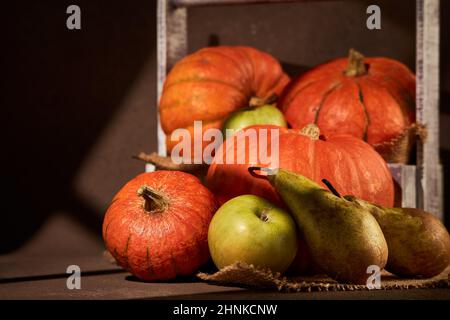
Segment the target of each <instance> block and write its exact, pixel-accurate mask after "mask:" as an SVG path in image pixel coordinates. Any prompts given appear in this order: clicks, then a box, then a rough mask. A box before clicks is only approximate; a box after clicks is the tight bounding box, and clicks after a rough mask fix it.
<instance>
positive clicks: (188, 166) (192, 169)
mask: <svg viewBox="0 0 450 320" xmlns="http://www.w3.org/2000/svg"><path fill="white" fill-rule="evenodd" d="M133 158H134V159H137V160H141V161H144V162H147V163H151V164H153V165H154V166H155V167H156V168H157V169H159V170H170V171H183V172H189V173H197V172H201V171H205V170H206V169H207V168H208V165H206V164H193V163H180V164H178V163H174V162H173V161H172V159H171V158H170V157H164V156H160V155H159V154H158V153H156V152H152V153H150V154H148V153H145V152H141V153H139V154H138V155H136V156H133Z"/></svg>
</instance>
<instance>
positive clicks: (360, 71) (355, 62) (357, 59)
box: [344, 49, 367, 77]
mask: <svg viewBox="0 0 450 320" xmlns="http://www.w3.org/2000/svg"><path fill="white" fill-rule="evenodd" d="M366 73H367V69H366V65H365V64H364V56H363V55H362V54H361V53H359V52H358V51H356V50H355V49H350V51H349V52H348V64H347V68H346V69H345V71H344V74H345V75H346V76H347V77H359V76H362V75H364V74H366Z"/></svg>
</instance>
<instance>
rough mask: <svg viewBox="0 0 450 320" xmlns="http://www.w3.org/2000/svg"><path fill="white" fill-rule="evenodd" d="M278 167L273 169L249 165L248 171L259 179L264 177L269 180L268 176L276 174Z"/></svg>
mask: <svg viewBox="0 0 450 320" xmlns="http://www.w3.org/2000/svg"><path fill="white" fill-rule="evenodd" d="M256 171H260V172H265V173H266V174H261V173H256ZM277 171H278V169H271V168H263V167H249V168H248V172H250V174H251V175H252V176H253V177H255V178H258V179H264V180H269V178H268V177H267V176H269V175H274V174H276V173H277Z"/></svg>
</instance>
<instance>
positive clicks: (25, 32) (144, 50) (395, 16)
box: [0, 0, 450, 253]
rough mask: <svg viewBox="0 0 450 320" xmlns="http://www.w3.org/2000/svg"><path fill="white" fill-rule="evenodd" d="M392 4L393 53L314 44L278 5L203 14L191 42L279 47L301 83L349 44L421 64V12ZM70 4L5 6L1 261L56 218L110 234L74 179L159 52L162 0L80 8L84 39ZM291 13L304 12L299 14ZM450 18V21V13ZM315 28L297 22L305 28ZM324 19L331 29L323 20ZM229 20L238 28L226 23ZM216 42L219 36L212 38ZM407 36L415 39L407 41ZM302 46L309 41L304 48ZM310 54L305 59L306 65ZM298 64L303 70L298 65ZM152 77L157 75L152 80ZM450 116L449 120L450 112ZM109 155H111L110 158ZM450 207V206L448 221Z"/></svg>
mask: <svg viewBox="0 0 450 320" xmlns="http://www.w3.org/2000/svg"><path fill="white" fill-rule="evenodd" d="M443 2H444V1H441V3H442V4H441V6H442V9H443V11H445V8H447V11H448V8H449V5H450V4H449V3H443ZM337 3H338V2H337ZM364 3H365V2H364ZM367 3H368V1H367ZM382 3H383V6H386V7H383V8H386V10H384V11H383V14H386V15H385V16H386V18H387V19H389V23H391V26H392V28H393V29H392V30H394V26H395V27H398V28H397V29H395V30H397V31H398V30H400V32H397V33H396V36H397V37H398V38H395V39H394V40H393V39H388V40H389V41H390V42H388V46H392V48H391V47H386V46H380V45H379V44H378V42H376V41H375V42H374V41H373V39H381V38H382V37H381V34H379V33H373V34H371V35H370V36H371V37H372V38H370V37H366V38H365V37H363V36H362V35H361V33H357V32H356V31H355V33H354V32H351V33H349V32H346V35H347V36H348V37H347V38H345V39H341V38H336V36H335V35H334V34H330V33H328V34H327V33H326V32H323V31H322V30H320V32H322V33H325V35H324V36H323V38H320V41H322V42H320V41H319V40H318V39H316V35H315V33H314V34H313V35H311V36H310V37H309V38H308V37H305V36H304V35H305V33H306V34H307V35H308V32H309V31H308V30H303V31H304V32H302V30H301V29H298V30H297V29H296V28H286V25H290V24H291V23H294V22H291V20H289V19H286V16H287V15H289V16H290V17H292V16H293V14H295V12H298V14H300V13H301V12H302V10H300V9H298V7H294V5H286V7H283V8H281V7H278V6H279V5H274V8H275V7H278V9H277V10H273V9H270V10H269V9H264V10H262V9H255V10H254V11H253V10H252V11H249V10H248V11H245V10H244V11H242V10H241V11H233V9H228V8H227V9H226V10H225V9H223V10H222V9H221V8H214V9H209V8H208V9H201V11H200V10H197V9H195V10H194V9H193V10H192V11H193V12H192V15H190V16H191V17H194V18H195V17H197V18H201V19H200V20H198V19H197V20H196V21H191V22H190V25H189V28H190V29H191V31H190V36H191V39H190V42H189V44H190V48H191V49H196V48H197V47H201V46H204V45H206V44H207V43H208V41H209V43H210V44H218V43H219V42H223V44H226V43H227V44H228V42H230V43H231V42H233V41H238V42H240V43H245V44H249V45H255V46H257V47H259V48H261V49H265V48H266V47H272V48H273V49H274V50H272V51H274V52H272V53H274V54H276V55H277V56H278V55H279V57H280V58H281V59H283V60H285V62H286V63H283V66H284V68H285V69H286V71H287V72H288V73H289V74H291V75H296V74H298V73H301V72H303V71H305V70H306V69H307V67H306V65H307V64H310V61H309V60H307V59H311V61H314V59H315V58H316V56H315V55H316V54H322V55H323V56H327V55H331V56H335V55H336V52H334V51H333V49H334V50H335V51H336V50H338V49H339V50H338V51H339V52H340V53H339V54H344V53H345V52H346V50H347V49H348V43H354V40H355V38H356V39H357V40H358V41H361V45H362V46H363V47H364V48H368V49H369V48H371V49H372V50H375V52H385V51H386V52H391V51H392V52H393V53H395V54H400V53H403V54H404V55H405V57H406V58H405V59H404V60H405V62H406V63H408V64H409V65H411V64H412V65H413V61H414V53H413V52H411V50H410V42H411V39H410V37H409V38H408V35H410V33H409V32H410V22H411V21H413V19H414V12H413V10H410V9H411V5H408V8H409V9H408V10H406V9H405V10H403V5H404V3H405V2H404V1H402V2H401V4H400V3H399V2H393V1H383V2H382ZM408 3H411V2H408ZM70 4H72V2H69V1H58V0H50V1H45V2H32V1H27V3H24V2H20V3H14V2H12V3H11V2H10V3H9V4H8V5H7V6H10V8H4V11H5V12H8V15H7V17H6V24H7V28H8V29H7V30H8V33H7V34H6V37H4V39H3V41H4V43H5V44H7V46H6V47H7V48H8V50H5V51H4V53H6V58H5V59H4V61H8V62H9V64H8V65H6V68H5V69H4V70H6V75H7V76H4V78H5V79H6V80H7V81H8V88H9V89H8V90H6V92H3V93H2V98H3V99H4V102H3V103H2V108H4V109H5V110H6V116H4V118H3V127H4V128H5V129H6V136H5V137H6V139H5V140H6V142H5V144H6V150H8V151H7V156H4V157H5V158H6V159H5V160H6V163H5V165H4V166H3V182H4V184H3V187H4V189H3V190H2V191H3V195H4V199H6V208H3V210H2V213H3V219H2V223H1V224H0V226H1V230H0V233H1V235H0V253H5V252H9V251H12V250H14V249H16V248H18V247H19V246H20V245H21V244H23V243H24V242H26V241H27V240H28V239H29V238H30V237H31V236H32V235H33V234H34V233H35V231H36V230H37V229H38V228H39V227H40V226H41V225H42V224H43V223H44V222H45V221H46V220H47V218H48V217H49V215H50V214H52V212H55V211H66V212H69V213H71V215H72V216H73V217H74V218H76V219H77V220H78V221H79V222H80V223H81V224H82V225H83V226H85V227H86V228H89V229H90V230H92V232H93V233H94V234H95V235H97V236H98V237H100V236H101V234H100V230H101V220H102V219H101V217H102V216H101V213H99V212H97V211H98V210H97V209H95V208H94V206H92V205H91V204H90V203H88V202H87V201H86V200H83V199H81V198H80V197H79V196H78V195H77V194H79V193H77V192H76V190H75V188H74V180H75V179H76V177H77V175H78V174H79V172H80V171H81V167H82V165H83V162H84V161H85V160H86V157H87V155H89V154H90V152H91V151H92V149H97V148H96V147H95V146H94V144H95V143H97V142H98V141H99V140H100V136H101V134H102V133H103V132H104V130H105V128H106V127H107V126H108V125H109V124H110V122H111V120H112V117H113V116H114V114H115V113H116V112H118V109H119V107H120V105H121V102H122V101H123V100H124V98H125V97H126V95H127V94H128V93H129V91H130V87H131V84H132V83H133V81H134V80H135V79H136V78H137V77H138V75H139V73H140V71H141V70H142V68H143V66H144V65H145V63H148V60H149V57H151V56H152V55H154V52H155V49H156V48H155V44H156V1H147V0H136V1H132V2H131V3H126V4H125V3H120V2H119V3H117V4H116V3H107V4H106V3H99V2H93V1H87V0H80V1H77V4H78V5H79V6H80V7H81V8H82V30H80V31H69V30H67V29H66V27H65V20H66V17H67V15H66V13H65V11H66V8H67V6H69V5H70ZM308 5H309V4H308ZM314 5H316V4H314ZM358 5H359V4H358ZM317 6H320V5H319V4H317ZM255 8H257V7H255ZM285 8H292V9H296V10H293V13H292V12H291V11H290V10H287V11H286V9H285ZM320 8H321V7H319V8H316V9H320ZM268 10H269V11H268ZM330 10H331V9H328V11H327V12H329V11H330ZM218 11H220V12H221V15H220V16H218V15H217V12H218ZM313 11H314V10H313ZM196 12H197V13H196ZM268 14H270V16H271V17H273V18H274V21H275V22H276V24H275V26H272V25H270V26H269V25H268V22H266V20H264V19H260V20H258V19H256V18H261V17H266V16H267V15H268ZM308 14H309V13H308ZM320 15H323V13H322V10H315V11H314V12H313V15H312V16H309V18H308V17H307V16H305V19H306V20H305V21H306V22H307V21H310V20H311V21H313V22H315V21H316V20H317V18H320ZM445 17H448V14H447V13H446V16H445ZM233 19H234V20H233ZM249 19H250V20H251V21H249ZM355 19H356V20H355V21H356V22H357V23H362V21H363V19H364V16H363V17H361V18H359V17H356V18H355ZM288 20H289V21H288ZM319 20H320V19H319ZM325 20H328V17H327V18H326V19H325ZM331 20H332V19H331ZM331 20H330V21H331ZM360 20H361V21H360ZM305 21H303V22H302V21H300V20H299V21H296V22H295V23H299V24H302V23H306V22H305ZM320 21H322V22H326V21H324V18H323V17H322V20H320ZM355 21H354V20H352V21H346V24H345V28H347V29H348V30H352V28H354V24H355ZM442 21H443V25H442V27H441V30H442V31H443V32H442V33H443V35H444V34H445V35H446V36H445V39H448V36H449V34H448V31H446V30H450V28H448V24H449V23H450V22H449V21H450V19H442ZM224 22H227V23H228V24H227V25H225V24H224ZM215 23H217V24H215ZM246 23H247V25H246ZM270 23H273V22H272V21H271V22H270ZM249 24H252V25H253V24H254V26H255V28H256V29H255V30H256V31H258V32H259V33H260V34H259V35H258V36H255V35H253V34H252V32H251V31H252V30H242V29H239V28H242V26H247V27H249ZM277 24H279V25H277ZM335 24H336V21H334V24H333V21H331V22H330V23H329V24H327V27H328V28H332V27H333V26H334V25H335ZM191 27H192V28H191ZM236 28H238V30H235V29H236ZM408 28H409V29H408ZM272 29H273V30H272ZM347 29H345V30H347ZM315 30H316V31H317V29H315ZM265 31H267V32H268V31H270V34H264V32H265ZM272 31H273V32H272ZM318 32H319V31H318ZM191 33H192V35H191ZM211 34H214V35H213V36H210V35H211ZM279 34H281V35H283V41H284V42H281V41H280V38H279V37H278V36H277V35H279ZM402 35H405V37H406V38H402V37H401V36H402ZM208 37H209V38H208ZM296 37H297V38H296ZM388 38H389V37H388ZM302 39H303V40H305V41H304V42H301V41H300V40H302ZM308 39H309V40H311V41H312V40H314V41H312V43H311V48H309V47H308V48H306V49H305V48H304V47H302V45H303V46H304V45H305V43H306V44H308V45H309V43H310V42H311V41H310V42H308V41H306V40H308ZM324 39H325V40H324ZM329 39H331V40H330V41H332V42H333V43H335V44H336V46H339V45H340V46H341V47H342V48H341V47H338V49H336V48H335V46H334V45H333V43H331V44H330V49H327V51H326V52H322V51H324V50H321V49H320V48H319V49H320V50H318V49H317V48H315V47H317V45H318V44H319V43H323V42H325V43H326V44H328V42H329ZM297 40H298V41H297ZM343 41H347V42H348V43H347V42H345V43H343ZM380 41H381V40H380ZM442 43H443V47H442V50H443V51H442V53H441V57H442V59H441V61H442V63H443V69H442V70H444V72H445V74H446V76H445V78H443V79H445V81H447V84H446V86H447V88H449V87H450V84H448V81H449V79H450V69H449V60H448V57H449V56H450V55H449V50H450V48H449V47H448V43H450V42H449V41H444V40H442ZM344 47H345V49H343V48H344ZM341 49H342V50H341ZM314 50H315V51H314ZM275 51H276V52H275ZM368 52H371V50H368ZM405 52H406V53H405ZM302 53H303V54H304V57H305V60H304V61H303V60H302V59H300V58H299V54H302ZM317 59H318V58H317ZM320 59H322V56H320ZM292 62H294V63H292ZM297 62H298V63H301V65H297V64H295V63H297ZM152 78H153V79H154V78H155V77H154V76H153V75H152ZM155 85H156V84H155V83H154V82H152V83H149V87H154V86H155ZM143 98H144V99H148V101H153V100H154V98H155V97H154V96H152V93H146V96H145V97H143ZM446 110H447V111H446V112H448V107H446ZM145 112H147V111H145V110H143V111H142V113H136V114H135V115H134V117H135V119H136V121H137V122H138V123H140V124H142V123H143V122H149V121H148V120H147V119H145V118H144V117H145V116H147V114H146V113H145ZM127 125H129V126H133V125H135V124H134V123H129V124H127ZM145 134H146V133H144V134H143V136H144V135H145ZM134 138H136V137H134ZM154 138H155V137H152V139H154ZM126 144H127V145H130V144H131V145H132V148H134V147H136V150H135V151H139V149H138V148H139V147H138V146H139V145H140V144H138V143H137V142H136V141H130V140H129V139H128V140H127V137H123V138H121V139H120V141H119V140H118V141H116V142H115V149H116V152H117V150H118V149H119V150H120V149H121V148H122V147H123V146H124V145H126ZM153 147H155V145H153ZM153 150H155V148H153ZM107 152H110V151H107ZM111 152H112V151H111ZM102 156H104V157H108V154H104V155H102ZM448 160H449V157H448V152H447V153H443V162H444V164H445V165H446V168H448V165H447V163H448V162H449V161H448ZM104 166H107V167H106V168H103V171H104V172H113V174H114V172H115V171H119V170H121V171H122V172H126V175H129V176H131V175H133V174H135V173H136V172H138V170H142V165H141V164H133V163H131V165H130V163H129V162H127V163H116V164H114V165H113V166H112V165H111V163H107V164H104ZM99 170H101V168H99ZM446 172H447V173H448V172H449V171H448V170H447V171H446ZM447 173H446V176H448V174H447ZM99 176H100V177H101V175H99ZM106 176H107V175H106ZM116 180H117V179H116ZM445 181H448V179H445ZM111 183H112V182H111V181H108V179H105V178H97V177H96V178H95V185H93V186H92V188H96V189H98V190H103V191H102V192H104V190H110V189H111V188H110V187H106V186H109V185H110V184H111ZM114 183H115V182H114ZM446 201H448V200H446ZM449 207H450V205H449V204H448V202H446V208H447V213H446V215H447V217H448V216H449Z"/></svg>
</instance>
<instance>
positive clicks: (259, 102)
mask: <svg viewBox="0 0 450 320" xmlns="http://www.w3.org/2000/svg"><path fill="white" fill-rule="evenodd" d="M277 99H278V96H277V94H276V93H272V94H271V95H270V96H268V97H267V98H258V97H252V98H251V99H250V101H249V102H248V105H249V106H250V107H251V108H257V107H262V106H264V105H266V104H272V103H274V102H275V101H277Z"/></svg>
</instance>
